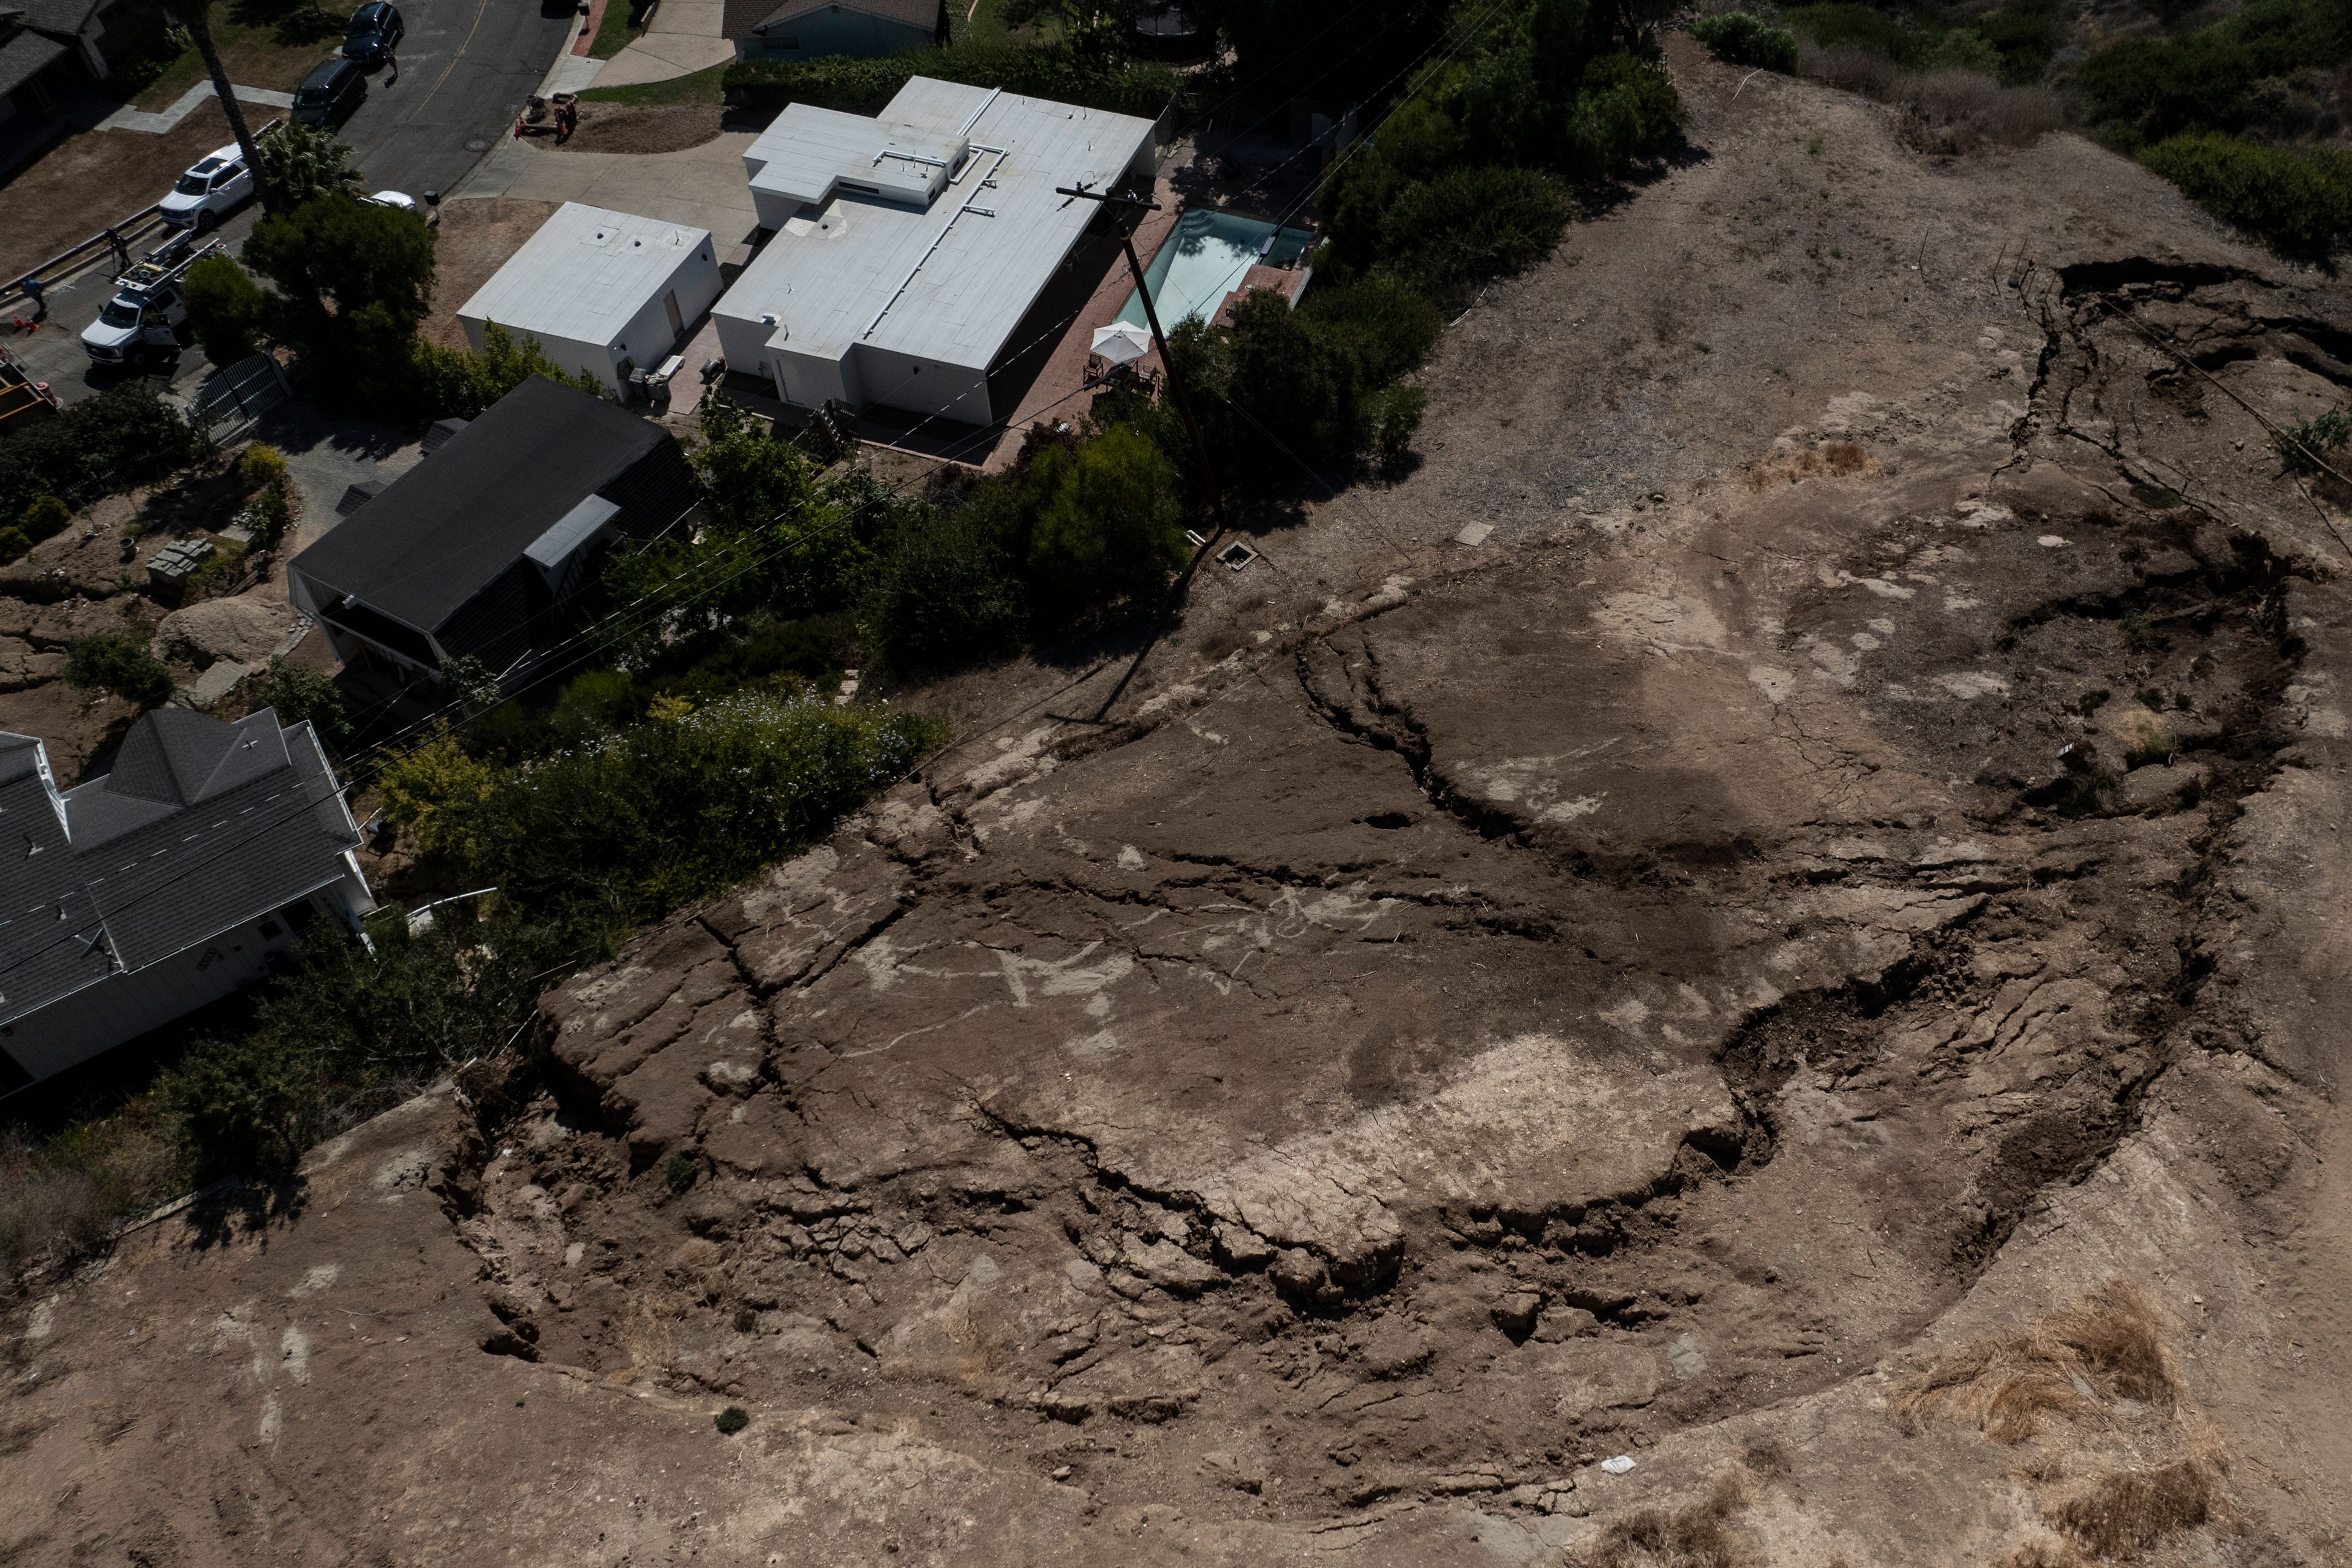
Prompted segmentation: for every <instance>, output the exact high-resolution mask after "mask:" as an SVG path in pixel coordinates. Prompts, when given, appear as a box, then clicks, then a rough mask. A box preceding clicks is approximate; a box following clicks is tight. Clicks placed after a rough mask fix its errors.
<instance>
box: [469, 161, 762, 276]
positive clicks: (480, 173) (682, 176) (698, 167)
mask: <svg viewBox="0 0 2352 1568" xmlns="http://www.w3.org/2000/svg"><path fill="white" fill-rule="evenodd" d="M752 140H753V137H752V133H751V132H749V131H729V132H720V133H719V135H718V136H717V137H715V138H714V139H712V140H711V141H709V142H704V143H703V144H702V145H701V146H699V147H688V148H687V149H686V150H685V151H684V152H682V153H581V152H570V151H564V152H558V151H555V150H553V149H550V148H539V147H529V146H525V145H524V144H523V143H522V142H517V141H515V140H513V139H512V138H511V137H509V138H508V139H507V140H505V141H503V142H499V144H498V145H497V146H496V147H493V148H492V149H491V150H490V153H489V155H488V157H486V158H484V159H483V160H482V162H481V163H480V165H479V166H478V167H477V168H476V169H475V170H474V172H473V174H471V175H469V176H468V177H467V181H466V183H465V184H463V185H461V186H459V187H458V188H457V193H456V195H454V196H453V197H452V198H451V199H453V200H464V199H467V198H468V197H477V196H516V197H520V198H522V199H525V200H528V201H535V202H584V203H586V204H587V205H591V206H599V207H609V208H611V209H612V210H614V211H615V212H625V213H635V214H637V215H638V216H641V217H650V218H659V219H662V220H664V221H665V222H668V223H681V224H691V225H692V226H695V227H696V228H707V229H709V231H710V233H711V237H712V238H713V239H714V240H715V241H716V242H717V245H718V247H719V254H720V255H721V256H722V257H723V256H724V255H725V254H726V253H727V252H728V251H729V250H730V248H732V247H734V246H735V245H736V243H737V242H739V241H740V240H741V239H742V238H743V237H745V236H746V235H748V234H750V233H751V230H753V229H754V228H756V227H758V226H759V222H760V215H759V211H758V209H757V208H756V207H754V206H753V205H752V203H751V184H750V183H749V182H748V181H747V180H745V178H744V176H743V151H744V149H745V148H747V147H749V146H751V142H752Z"/></svg>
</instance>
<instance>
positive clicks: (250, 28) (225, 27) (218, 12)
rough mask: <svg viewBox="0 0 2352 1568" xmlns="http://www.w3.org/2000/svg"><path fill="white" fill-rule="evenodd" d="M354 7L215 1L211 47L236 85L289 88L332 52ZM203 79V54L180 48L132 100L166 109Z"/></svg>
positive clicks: (306, 1) (332, 1)
mask: <svg viewBox="0 0 2352 1568" xmlns="http://www.w3.org/2000/svg"><path fill="white" fill-rule="evenodd" d="M355 5H356V0H320V3H319V4H317V5H313V4H311V3H310V0H236V3H235V4H232V5H215V6H214V7H213V10H212V25H213V47H215V48H217V49H218V50H219V51H220V57H221V65H222V67H223V68H226V70H227V72H228V79H229V80H230V81H232V82H234V83H235V84H236V85H237V86H238V87H261V88H268V89H272V90H274V91H278V92H291V91H293V90H294V89H296V88H298V87H299V86H301V85H302V79H303V78H304V77H306V76H309V75H310V68H311V67H313V66H315V65H317V64H318V63H319V62H320V60H323V59H326V58H329V57H331V56H332V55H333V54H334V52H335V47H336V45H337V44H338V43H340V42H341V39H342V36H343V24H344V23H345V22H346V21H348V20H350V18H351V14H352V10H353V9H354V8H355ZM204 79H205V61H204V57H203V56H201V55H199V54H197V53H196V51H195V50H194V48H193V47H191V48H185V49H182V50H181V51H180V52H179V53H178V54H177V55H174V56H173V58H171V59H170V60H169V61H168V62H167V63H165V64H164V65H163V68H162V69H161V71H159V72H158V73H157V74H156V76H155V78H154V79H152V81H150V82H148V83H147V85H146V86H145V87H142V88H141V89H139V91H138V93H137V94H136V95H135V96H134V97H132V99H131V102H132V103H133V104H134V105H136V106H137V107H139V108H141V109H167V108H169V107H170V106H171V105H172V103H173V100H176V99H177V98H178V97H179V96H180V95H181V94H182V93H184V92H185V91H187V90H188V89H190V88H192V87H194V86H195V85H196V84H197V83H198V82H200V81H202V80H204Z"/></svg>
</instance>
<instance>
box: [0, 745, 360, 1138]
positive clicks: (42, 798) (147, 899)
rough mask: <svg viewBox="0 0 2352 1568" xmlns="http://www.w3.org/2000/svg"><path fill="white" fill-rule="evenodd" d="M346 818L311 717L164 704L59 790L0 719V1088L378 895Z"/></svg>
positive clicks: (221, 991) (128, 1032) (285, 952)
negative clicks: (98, 772) (282, 718)
mask: <svg viewBox="0 0 2352 1568" xmlns="http://www.w3.org/2000/svg"><path fill="white" fill-rule="evenodd" d="M359 842H360V835H359V829H358V827H357V826H355V825H354V824H353V823H352V816H351V811H350V808H349V807H348V806H347V805H345V804H344V802H343V795H342V787H341V784H338V783H337V781H336V778H335V773H334V769H333V767H332V766H331V764H330V763H328V761H327V755H326V752H325V751H324V750H323V749H322V748H321V747H320V744H319V738H318V735H317V733H316V732H315V731H313V730H312V729H311V728H310V724H309V723H307V722H304V723H300V724H293V725H280V724H279V723H278V715H277V713H276V712H275V711H273V710H270V709H268V708H264V709H262V710H260V711H258V712H256V713H249V714H247V715H246V717H244V718H242V719H239V720H237V721H235V722H234V723H227V722H224V721H221V720H218V719H211V718H206V717H205V715H203V714H201V713H194V712H190V711H189V710H185V709H179V708H163V709H158V710H155V711H154V712H152V713H148V714H145V715H143V716H142V717H141V718H140V720H139V721H137V722H136V723H134V724H133V725H131V732H130V733H129V734H128V735H126V736H125V737H124V738H123V742H122V749H121V751H120V752H117V753H116V755H115V759H114V767H113V770H112V771H111V772H110V773H106V774H105V775H104V776H102V777H100V778H95V779H91V780H89V782H87V783H85V784H78V785H76V786H75V787H73V788H72V789H68V790H60V789H58V785H57V780H56V778H55V777H54V775H53V774H52V773H50V771H49V761H48V753H47V750H46V748H44V747H43V745H42V744H41V742H39V741H37V740H36V739H34V738H33V737H32V736H30V735H17V734H11V733H6V732H0V1093H5V1092H7V1091H9V1090H13V1089H21V1088H23V1087H24V1086H25V1085H26V1084H28V1083H32V1082H36V1081H37V1080H39V1079H45V1078H47V1077H49V1076H51V1075H52V1074H55V1073H58V1072H62V1071H63V1070H65V1069H66V1068H69V1067H72V1066H74V1065H76V1064H77V1063H79V1062H82V1061H86V1060H88V1059H89V1058H91V1057H94V1056H96V1055H98V1054H99V1053H100V1051H103V1050H105V1049H107V1048H108V1047H111V1046H116V1045H119V1044H121V1042H123V1041H125V1040H128V1039H131V1038H133V1037H137V1036H139V1035H142V1034H145V1033H146V1032H147V1031H149V1030H151V1029H154V1028H157V1027H159V1026H163V1025H164V1024H168V1023H170V1022H171V1021H172V1020H173V1019H174V1018H177V1017H179V1016H182V1015H183V1014H185V1013H187V1012H189V1011H191V1010H192V1009H194V1008H196V1007H201V1006H203V1005H205V1004H206V1003H208V1002H214V1001H217V1000H218V999H219V998H221V997H223V996H226V995H227V994H229V993H230V992H232V991H234V990H236V989H237V988H238V987H239V986H241V985H247V984H251V983H253V982H254V981H257V980H259V979H262V978H263V977H265V976H266V975H268V974H269V973H272V972H273V971H274V970H276V969H277V968H278V967H280V966H281V965H283V964H284V963H286V962H287V961H288V958H289V953H290V952H291V951H292V948H293V945H294V942H295V939H296V937H297V936H298V935H299V933H301V932H302V931H306V930H310V929H312V928H315V927H318V926H319V925H320V922H322V921H325V922H331V923H334V924H341V925H342V926H344V927H346V928H348V929H350V930H352V931H356V930H358V928H359V921H360V917H361V916H362V915H363V914H365V913H366V912H367V911H368V910H371V909H373V908H374V906H375V900H374V897H373V894H371V893H370V892H369V890H368V885H367V879H366V878H365V877H364V876H363V875H362V874H361V871H360V868H359V862H358V860H357V859H355V858H353V856H352V851H353V850H354V849H356V848H357V847H359Z"/></svg>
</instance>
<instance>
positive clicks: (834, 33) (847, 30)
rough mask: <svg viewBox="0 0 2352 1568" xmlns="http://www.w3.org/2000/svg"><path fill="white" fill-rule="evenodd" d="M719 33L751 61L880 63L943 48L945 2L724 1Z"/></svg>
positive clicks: (945, 28)
mask: <svg viewBox="0 0 2352 1568" xmlns="http://www.w3.org/2000/svg"><path fill="white" fill-rule="evenodd" d="M719 30H720V33H721V34H722V35H723V36H724V37H727V38H728V39H730V41H731V42H733V44H734V45H735V53H736V57H737V58H739V59H747V60H810V59H816V58H820V57H822V56H825V55H846V56H849V57H851V58H857V59H876V58H881V57H883V56H886V55H903V54H906V53H907V52H908V51H909V50H911V49H920V48H928V47H930V46H932V45H935V44H936V45H940V46H941V47H944V46H945V45H946V43H947V41H948V8H947V5H946V3H945V0H726V10H725V11H724V12H723V13H722V14H721V16H720V20H719Z"/></svg>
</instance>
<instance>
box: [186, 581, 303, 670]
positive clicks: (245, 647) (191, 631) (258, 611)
mask: <svg viewBox="0 0 2352 1568" xmlns="http://www.w3.org/2000/svg"><path fill="white" fill-rule="evenodd" d="M293 625H294V611H293V610H292V609H291V608H290V607H289V606H288V605H278V604H265V603H263V602H261V601H260V600H259V599H257V598H254V597H251V596H245V597H239V598H234V599H205V600H203V601H202V602H200V603H197V604H194V605H189V606H188V607H187V608H185V609H184V610H174V611H173V612H172V613H171V614H170V615H168V616H164V617H163V620H162V621H161V622H160V623H159V624H158V625H157V626H156V627H155V651H156V652H158V653H160V654H163V656H165V657H166V658H169V657H171V656H173V655H174V654H178V655H183V656H184V657H185V658H187V659H188V660H189V661H190V662H191V663H194V664H196V665H200V666H201V665H210V664H212V663H213V662H214V661H215V660H218V659H227V660H230V661H231V662H234V663H236V664H250V665H260V664H265V663H267V662H268V658H269V656H270V655H271V654H272V653H275V652H276V651H277V650H278V644H279V643H281V642H283V641H285V640H286V634H287V632H288V631H289V629H290V628H291V627H292V626H293Z"/></svg>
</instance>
